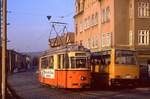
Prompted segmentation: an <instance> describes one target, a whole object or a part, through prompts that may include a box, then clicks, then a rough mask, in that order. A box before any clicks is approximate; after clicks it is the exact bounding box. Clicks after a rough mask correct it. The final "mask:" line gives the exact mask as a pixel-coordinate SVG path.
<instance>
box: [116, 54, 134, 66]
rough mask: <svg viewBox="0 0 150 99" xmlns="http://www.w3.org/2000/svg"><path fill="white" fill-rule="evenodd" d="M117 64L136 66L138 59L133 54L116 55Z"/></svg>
mask: <svg viewBox="0 0 150 99" xmlns="http://www.w3.org/2000/svg"><path fill="white" fill-rule="evenodd" d="M116 64H126V65H135V64H136V59H135V55H134V54H133V53H130V54H128V53H125V52H124V53H123V52H122V53H121V52H120V53H119V52H118V53H116Z"/></svg>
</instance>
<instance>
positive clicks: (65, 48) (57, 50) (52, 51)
mask: <svg viewBox="0 0 150 99" xmlns="http://www.w3.org/2000/svg"><path fill="white" fill-rule="evenodd" d="M71 51H72V52H75V51H86V52H90V50H89V49H87V48H85V47H83V46H78V45H67V46H61V47H57V48H51V49H49V50H47V51H45V52H43V54H42V55H41V56H43V55H49V54H55V53H65V52H71Z"/></svg>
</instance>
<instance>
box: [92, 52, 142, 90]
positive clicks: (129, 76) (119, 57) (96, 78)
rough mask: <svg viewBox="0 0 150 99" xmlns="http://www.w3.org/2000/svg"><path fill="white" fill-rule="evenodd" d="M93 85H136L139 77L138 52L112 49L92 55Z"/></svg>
mask: <svg viewBox="0 0 150 99" xmlns="http://www.w3.org/2000/svg"><path fill="white" fill-rule="evenodd" d="M91 71H92V86H93V87H98V86H99V87H101V86H104V85H106V86H118V85H119V86H120V85H134V84H136V83H137V81H138V79H139V66H138V65H137V61H136V53H135V51H132V50H122V49H111V50H107V51H101V52H99V53H93V54H92V55H91Z"/></svg>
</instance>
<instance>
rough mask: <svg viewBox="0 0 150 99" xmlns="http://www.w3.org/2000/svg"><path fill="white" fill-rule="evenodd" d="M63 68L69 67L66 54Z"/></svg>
mask: <svg viewBox="0 0 150 99" xmlns="http://www.w3.org/2000/svg"><path fill="white" fill-rule="evenodd" d="M64 66H65V67H64V68H69V57H68V55H67V54H66V55H64Z"/></svg>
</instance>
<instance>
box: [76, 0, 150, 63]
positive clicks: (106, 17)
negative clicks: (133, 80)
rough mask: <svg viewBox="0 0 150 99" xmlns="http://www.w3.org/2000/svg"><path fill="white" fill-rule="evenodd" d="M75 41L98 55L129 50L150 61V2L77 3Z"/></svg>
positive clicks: (85, 0) (86, 0) (102, 0)
mask: <svg viewBox="0 0 150 99" xmlns="http://www.w3.org/2000/svg"><path fill="white" fill-rule="evenodd" d="M75 4H76V14H75V16H74V18H75V28H76V34H75V41H76V43H77V44H82V45H84V46H85V47H87V48H90V49H91V51H93V52H98V51H101V50H105V49H110V48H128V49H133V50H136V51H137V52H138V59H139V62H140V63H141V64H143V65H145V64H146V63H147V61H148V60H149V59H150V0H76V3H75Z"/></svg>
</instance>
